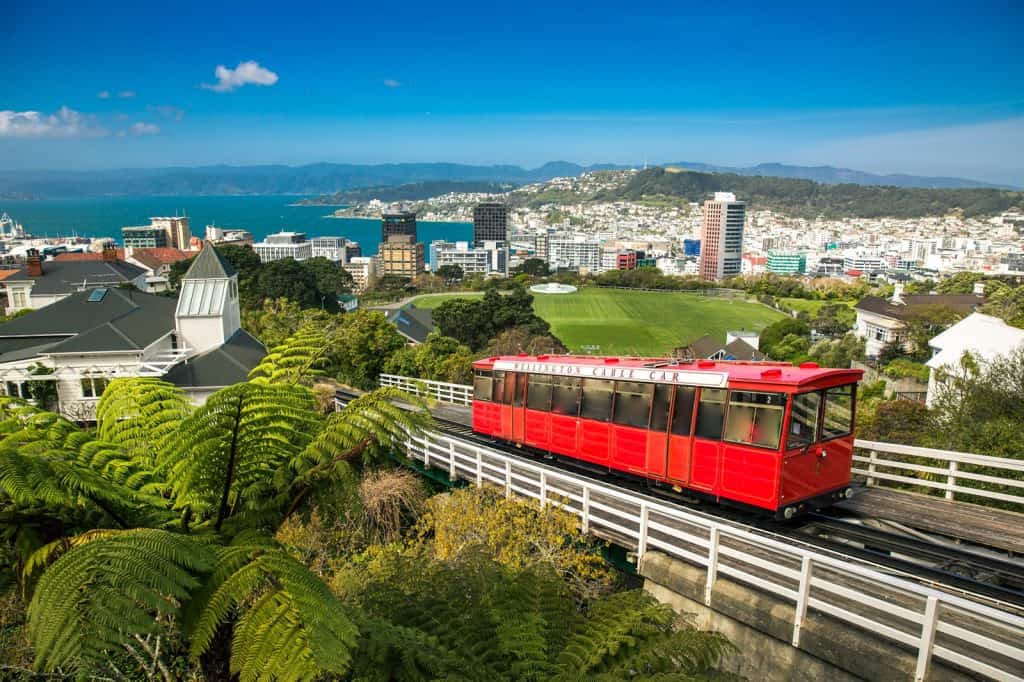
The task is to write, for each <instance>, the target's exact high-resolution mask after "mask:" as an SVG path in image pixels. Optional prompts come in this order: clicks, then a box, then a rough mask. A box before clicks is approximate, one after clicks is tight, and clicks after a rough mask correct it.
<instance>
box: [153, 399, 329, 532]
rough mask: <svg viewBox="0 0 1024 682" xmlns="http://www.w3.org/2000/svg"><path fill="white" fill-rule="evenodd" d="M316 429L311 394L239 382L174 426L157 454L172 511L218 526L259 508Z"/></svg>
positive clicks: (319, 424)
mask: <svg viewBox="0 0 1024 682" xmlns="http://www.w3.org/2000/svg"><path fill="white" fill-rule="evenodd" d="M321 427H322V420H321V419H320V417H319V416H318V415H317V414H316V412H315V402H314V398H313V394H312V392H311V391H310V390H309V389H307V388H304V387H301V386H292V385H284V384H254V383H246V384H237V385H235V386H230V387H228V388H225V389H222V390H220V391H218V392H216V393H214V394H213V395H212V396H210V397H209V398H208V399H207V401H206V404H204V405H203V406H202V407H199V408H198V409H196V410H195V411H194V412H192V413H191V414H189V415H188V416H187V417H186V418H185V419H183V420H182V421H181V422H180V423H179V425H178V428H177V430H176V431H175V434H174V437H173V438H172V439H170V441H169V443H168V446H167V447H166V448H165V449H164V451H163V452H162V453H161V454H160V458H159V463H160V471H161V472H162V475H165V476H166V479H167V481H168V483H169V485H170V486H171V489H172V491H173V496H174V498H175V507H176V508H179V509H180V508H184V507H189V508H191V509H193V510H195V511H196V513H197V514H200V515H202V516H204V517H206V518H216V526H217V528H218V529H219V528H220V526H221V524H222V523H223V521H224V520H225V519H226V518H227V516H228V515H230V514H231V510H233V509H235V508H236V507H240V508H243V509H250V510H251V509H260V508H261V507H264V506H265V505H266V504H267V503H268V500H269V498H272V497H273V496H274V494H275V492H276V489H275V486H276V485H281V484H282V482H283V481H287V480H288V479H290V476H288V475H285V473H286V472H287V470H288V469H289V467H290V465H291V462H292V459H293V458H294V457H295V456H296V454H297V453H299V452H301V451H302V449H303V448H304V447H306V445H307V444H308V443H309V442H310V440H311V439H313V438H314V437H315V436H316V434H317V433H318V432H319V430H320V428H321Z"/></svg>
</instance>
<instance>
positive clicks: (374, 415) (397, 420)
mask: <svg viewBox="0 0 1024 682" xmlns="http://www.w3.org/2000/svg"><path fill="white" fill-rule="evenodd" d="M402 403H404V404H405V406H408V405H410V404H412V405H414V406H415V407H416V408H417V409H414V410H411V411H410V410H407V409H403V407H402V405H401V404H402ZM430 422H431V417H430V413H429V412H428V411H427V409H426V405H425V403H423V401H422V400H421V399H420V398H416V397H413V396H409V395H407V394H405V393H402V392H401V391H399V390H397V389H394V388H380V389H377V390H376V391H372V392H370V393H365V394H363V395H361V396H359V397H358V398H356V399H355V400H353V401H352V402H350V403H349V404H348V405H346V406H345V407H344V408H343V409H342V410H340V411H338V412H335V413H334V414H331V415H330V416H329V417H327V421H326V424H325V425H324V427H323V429H322V430H321V431H320V433H319V434H318V435H317V437H316V438H314V439H313V440H311V441H310V442H309V444H308V445H307V446H306V447H305V448H304V449H303V450H302V452H301V453H299V455H298V457H296V459H295V462H294V466H293V468H294V471H295V474H296V476H295V478H294V479H293V481H292V484H291V486H290V488H289V490H288V491H287V499H285V500H283V501H282V502H283V503H284V504H285V508H286V509H287V513H290V512H291V511H294V510H295V509H296V508H297V507H298V506H299V505H300V504H301V503H302V501H303V499H304V498H305V496H306V494H308V492H309V491H310V490H311V489H312V488H313V486H315V485H316V484H317V483H318V482H319V481H321V480H324V479H331V478H334V477H335V476H339V475H340V476H345V475H347V473H348V467H349V466H350V463H351V462H353V461H362V462H363V463H367V464H368V463H373V462H379V461H380V459H381V458H382V457H383V456H384V455H386V454H387V453H390V452H395V451H397V450H400V449H402V448H403V447H404V444H405V441H406V440H407V439H408V438H409V437H410V436H416V435H418V434H419V433H420V432H422V431H423V430H424V429H425V428H427V427H428V426H429V424H430Z"/></svg>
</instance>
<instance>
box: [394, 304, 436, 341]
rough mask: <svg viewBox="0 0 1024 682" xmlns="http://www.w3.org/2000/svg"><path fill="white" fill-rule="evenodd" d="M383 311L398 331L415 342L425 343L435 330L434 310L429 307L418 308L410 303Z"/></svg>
mask: <svg viewBox="0 0 1024 682" xmlns="http://www.w3.org/2000/svg"><path fill="white" fill-rule="evenodd" d="M383 312H384V314H385V316H387V318H388V322H390V323H391V324H393V325H395V329H397V330H398V333H399V334H401V335H402V336H404V337H405V338H407V339H409V340H410V341H412V342H414V343H423V342H424V341H426V340H427V337H428V336H429V335H430V332H432V331H434V311H433V310H430V309H429V308H417V307H416V306H414V305H413V304H411V303H410V304H408V305H405V306H403V307H401V308H399V309H397V310H385V311H383Z"/></svg>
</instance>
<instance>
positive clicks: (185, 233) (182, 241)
mask: <svg viewBox="0 0 1024 682" xmlns="http://www.w3.org/2000/svg"><path fill="white" fill-rule="evenodd" d="M154 230H155V231H160V232H163V233H164V237H163V239H160V238H159V237H157V236H155V235H154V236H146V237H145V241H146V245H147V246H148V245H149V243H150V242H153V241H157V242H162V243H161V244H157V246H169V247H171V248H175V249H181V250H182V251H184V250H186V249H188V248H189V245H190V243H191V241H192V230H191V229H190V228H189V224H188V218H187V217H185V216H174V217H170V218H168V217H164V218H160V217H156V218H150V219H149V225H144V226H138V227H136V226H128V227H122V228H121V235H122V237H124V238H128V239H133V240H138V239H142V238H143V235H148V234H150V233H149V232H147V231H154ZM126 246H140V247H141V246H143V244H142V243H134V244H126Z"/></svg>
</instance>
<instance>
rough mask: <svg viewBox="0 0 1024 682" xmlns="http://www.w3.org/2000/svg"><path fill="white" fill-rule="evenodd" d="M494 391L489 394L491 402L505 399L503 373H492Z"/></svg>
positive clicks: (499, 401)
mask: <svg viewBox="0 0 1024 682" xmlns="http://www.w3.org/2000/svg"><path fill="white" fill-rule="evenodd" d="M493 385H494V391H493V393H492V394H491V402H495V403H501V402H504V401H505V373H504V372H495V373H494V384H493Z"/></svg>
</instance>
